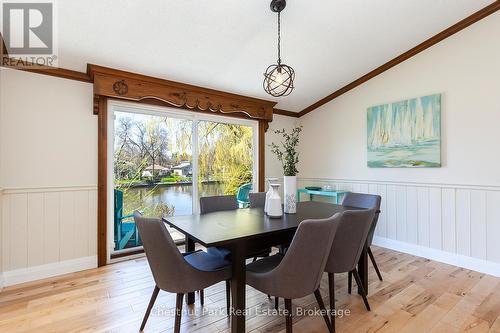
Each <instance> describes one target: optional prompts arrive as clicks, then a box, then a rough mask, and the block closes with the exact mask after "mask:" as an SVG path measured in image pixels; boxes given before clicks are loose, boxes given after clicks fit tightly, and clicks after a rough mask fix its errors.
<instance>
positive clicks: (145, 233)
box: [134, 213, 231, 333]
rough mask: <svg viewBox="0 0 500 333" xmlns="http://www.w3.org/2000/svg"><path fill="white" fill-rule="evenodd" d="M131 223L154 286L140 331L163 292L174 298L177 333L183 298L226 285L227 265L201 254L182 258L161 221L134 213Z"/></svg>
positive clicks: (228, 274) (228, 270)
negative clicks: (139, 235) (143, 252)
mask: <svg viewBox="0 0 500 333" xmlns="http://www.w3.org/2000/svg"><path fill="white" fill-rule="evenodd" d="M134 220H135V223H136V225H137V228H138V229H139V232H140V234H141V239H142V243H143V246H144V251H145V252H146V257H147V259H148V263H149V267H150V268H151V272H152V273H153V278H154V280H155V283H156V285H155V288H154V290H153V295H152V296H151V300H150V301H149V305H148V308H147V310H146V313H145V314H144V319H143V321H142V324H141V328H140V331H142V330H144V327H145V326H146V322H147V320H148V318H149V314H150V313H151V310H152V308H153V305H154V303H155V301H156V297H157V296H158V293H159V292H160V290H164V291H167V292H171V293H176V294H177V299H176V303H175V308H176V312H175V325H174V332H176V333H178V332H180V326H181V312H182V299H183V297H184V294H185V293H189V292H194V291H196V290H202V289H204V288H206V287H209V286H211V285H214V284H216V283H218V282H221V281H228V280H229V279H230V278H231V266H230V263H229V262H227V261H225V260H224V259H223V258H221V257H218V256H213V255H210V254H208V253H206V252H203V251H195V252H192V253H186V254H184V255H182V254H181V253H180V252H179V250H178V249H177V246H176V245H175V243H174V241H173V239H172V237H171V236H170V233H169V232H168V230H167V228H166V227H165V224H164V223H163V221H162V220H161V219H159V218H145V217H142V216H141V215H140V214H138V213H135V214H134ZM228 311H229V309H228Z"/></svg>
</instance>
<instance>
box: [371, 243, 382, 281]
mask: <svg viewBox="0 0 500 333" xmlns="http://www.w3.org/2000/svg"><path fill="white" fill-rule="evenodd" d="M368 255H369V256H370V260H371V261H372V264H373V267H374V268H375V272H377V276H378V279H379V280H380V281H383V279H382V274H380V271H379V269H378V266H377V262H376V261H375V257H374V256H373V252H372V249H370V248H368Z"/></svg>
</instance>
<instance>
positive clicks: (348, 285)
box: [347, 272, 352, 294]
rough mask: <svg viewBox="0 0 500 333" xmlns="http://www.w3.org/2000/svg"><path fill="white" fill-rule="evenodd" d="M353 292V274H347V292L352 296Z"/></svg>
mask: <svg viewBox="0 0 500 333" xmlns="http://www.w3.org/2000/svg"><path fill="white" fill-rule="evenodd" d="M351 291H352V272H349V273H347V292H348V293H349V294H350V293H351Z"/></svg>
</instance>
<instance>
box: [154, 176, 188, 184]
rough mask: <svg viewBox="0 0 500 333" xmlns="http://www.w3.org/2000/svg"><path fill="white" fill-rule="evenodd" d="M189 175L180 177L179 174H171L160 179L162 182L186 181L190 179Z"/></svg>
mask: <svg viewBox="0 0 500 333" xmlns="http://www.w3.org/2000/svg"><path fill="white" fill-rule="evenodd" d="M191 180H192V178H191V177H181V176H171V177H165V178H162V179H161V182H162V183H177V182H188V181H191Z"/></svg>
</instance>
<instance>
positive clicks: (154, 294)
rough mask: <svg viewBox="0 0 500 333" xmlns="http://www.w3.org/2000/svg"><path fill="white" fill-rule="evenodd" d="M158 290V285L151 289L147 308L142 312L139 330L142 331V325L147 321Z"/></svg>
mask: <svg viewBox="0 0 500 333" xmlns="http://www.w3.org/2000/svg"><path fill="white" fill-rule="evenodd" d="M159 292H160V288H158V286H155V289H154V290H153V294H152V295H151V299H150V300H149V304H148V308H147V310H146V313H145V314H144V319H142V324H141V328H140V329H139V331H141V332H142V331H143V330H144V327H145V326H146V322H147V321H148V318H149V314H150V313H151V310H152V309H153V305H154V304H155V301H156V297H158V293H159Z"/></svg>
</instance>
